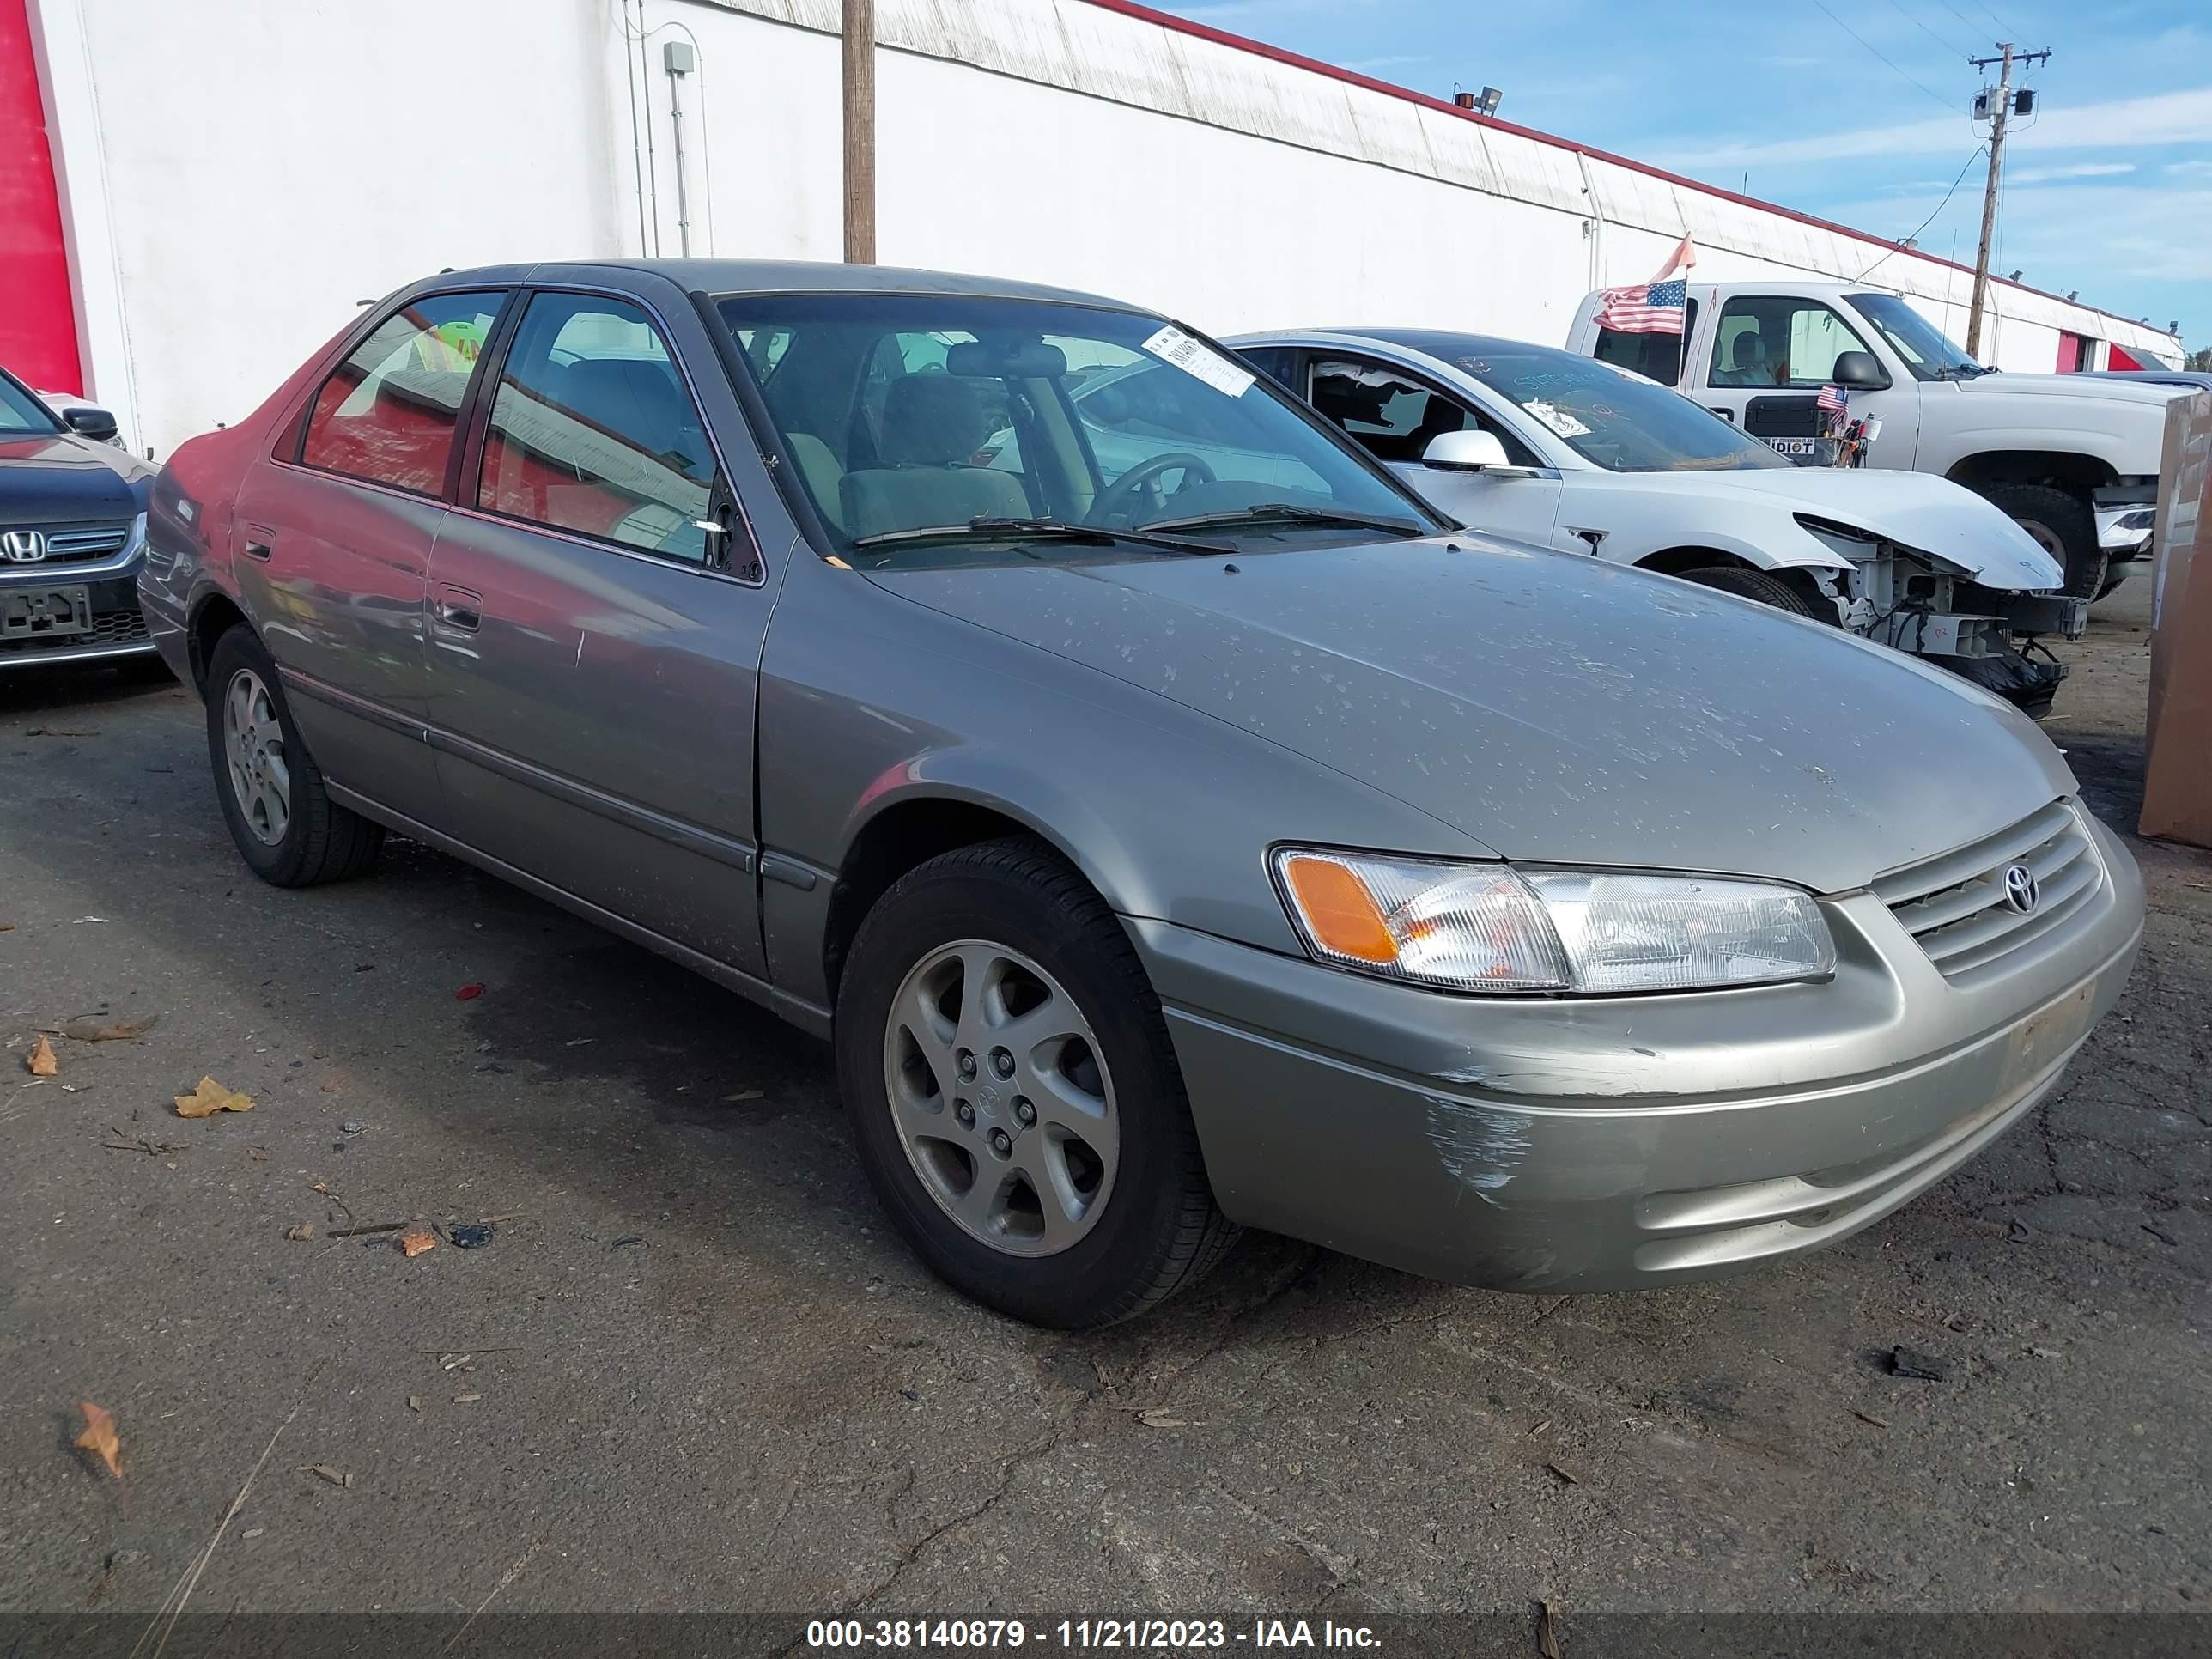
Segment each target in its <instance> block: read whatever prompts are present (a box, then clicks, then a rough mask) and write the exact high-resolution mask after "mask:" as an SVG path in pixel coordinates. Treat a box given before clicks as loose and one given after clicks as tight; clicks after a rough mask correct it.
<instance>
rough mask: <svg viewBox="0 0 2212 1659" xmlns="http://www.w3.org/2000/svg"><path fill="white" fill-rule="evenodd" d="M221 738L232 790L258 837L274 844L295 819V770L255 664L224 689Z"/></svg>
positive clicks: (238, 673) (280, 726) (254, 835)
mask: <svg viewBox="0 0 2212 1659" xmlns="http://www.w3.org/2000/svg"><path fill="white" fill-rule="evenodd" d="M222 738H223V749H224V752H225V754H226V757H228V760H229V762H230V792H231V794H232V795H233V796H234V798H235V799H236V800H237V802H238V810H239V811H240V813H241V814H242V815H243V816H244V817H245V819H246V828H247V829H250V830H252V833H253V838H254V839H255V840H256V841H258V842H261V843H262V844H263V845H264V846H268V847H274V846H276V844H277V843H278V842H282V841H283V839H284V831H285V830H286V829H288V828H289V827H290V824H291V822H292V773H291V769H290V767H289V764H288V763H287V761H286V759H285V754H284V727H283V722H282V721H281V720H278V719H277V718H276V704H275V702H273V701H272V700H271V699H270V695H269V688H268V687H267V686H266V685H264V684H262V680H261V676H260V675H258V674H257V673H255V672H254V671H252V669H250V668H241V669H240V670H239V671H237V672H236V673H235V674H233V675H232V676H231V677H230V684H229V686H228V688H227V689H226V690H225V691H224V693H223V709H222Z"/></svg>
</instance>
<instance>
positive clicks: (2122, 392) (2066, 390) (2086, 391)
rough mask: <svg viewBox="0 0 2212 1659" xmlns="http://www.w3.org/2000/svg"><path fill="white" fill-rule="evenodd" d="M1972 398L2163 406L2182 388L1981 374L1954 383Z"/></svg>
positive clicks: (2078, 377) (2084, 378) (2063, 376)
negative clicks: (2006, 396) (2091, 399)
mask: <svg viewBox="0 0 2212 1659" xmlns="http://www.w3.org/2000/svg"><path fill="white" fill-rule="evenodd" d="M1953 384H1954V385H1955V386H1957V387H1958V388H1959V390H1960V391H1961V392H1965V393H1966V395H1967V396H1969V397H1973V398H1988V397H2001V396H2005V395H2012V396H2016V397H2027V398H2093V399H2095V400H2097V401H2098V402H2100V403H2108V404H2148V405H2149V406H2150V407H2152V408H2154V409H2162V408H2164V407H2165V405H2166V399H2167V398H2172V397H2173V396H2175V395H2176V394H2177V393H2179V392H2180V391H2181V390H2182V388H2180V387H2179V386H2137V385H2136V384H2134V383H2133V382H2131V381H2128V380H2104V379H2102V378H2100V377H2097V376H2093V375H2087V374H1977V375H1976V376H1974V378H1973V379H1972V380H1957V381H1954V382H1953Z"/></svg>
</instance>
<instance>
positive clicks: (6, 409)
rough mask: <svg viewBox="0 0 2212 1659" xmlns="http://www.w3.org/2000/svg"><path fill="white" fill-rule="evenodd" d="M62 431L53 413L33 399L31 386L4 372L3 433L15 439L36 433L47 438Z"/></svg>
mask: <svg viewBox="0 0 2212 1659" xmlns="http://www.w3.org/2000/svg"><path fill="white" fill-rule="evenodd" d="M61 429H62V423H61V422H59V421H58V420H56V419H55V418H54V413H53V411H52V410H50V409H48V408H47V407H46V404H43V403H41V402H40V401H39V399H38V398H34V397H33V396H32V395H31V390H30V388H29V387H28V386H25V385H23V384H22V382H21V381H20V380H17V379H16V378H15V376H14V375H12V374H7V373H5V372H4V371H0V432H4V433H6V434H8V435H9V436H11V437H12V436H16V435H29V434H33V433H36V434H38V435H40V436H41V437H43V436H45V435H47V434H49V433H54V432H59V431H60V430H61Z"/></svg>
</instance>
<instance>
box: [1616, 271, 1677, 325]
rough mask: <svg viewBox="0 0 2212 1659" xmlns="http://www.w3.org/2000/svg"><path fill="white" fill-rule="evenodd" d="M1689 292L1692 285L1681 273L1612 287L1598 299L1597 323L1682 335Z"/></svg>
mask: <svg viewBox="0 0 2212 1659" xmlns="http://www.w3.org/2000/svg"><path fill="white" fill-rule="evenodd" d="M1689 295H1690V284H1689V283H1688V281H1687V280H1686V278H1684V277H1680V276H1677V277H1675V278H1674V280H1673V281H1672V282H1666V283H1630V284H1629V285H1628V286H1627V287H1626V288H1609V289H1606V291H1605V295H1604V297H1603V298H1602V299H1601V300H1600V301H1598V307H1597V325H1598V326H1599V327H1600V328H1610V329H1613V330H1615V331H1618V332H1620V333H1622V334H1680V332H1681V331H1682V314H1683V310H1684V305H1685V302H1686V301H1687V300H1688V298H1689Z"/></svg>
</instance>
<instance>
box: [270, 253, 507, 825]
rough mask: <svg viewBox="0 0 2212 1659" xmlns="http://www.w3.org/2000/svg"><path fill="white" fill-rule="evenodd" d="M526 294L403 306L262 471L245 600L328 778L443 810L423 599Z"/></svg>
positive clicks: (322, 389)
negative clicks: (496, 357)
mask: <svg viewBox="0 0 2212 1659" xmlns="http://www.w3.org/2000/svg"><path fill="white" fill-rule="evenodd" d="M510 292H511V290H508V289H470V290H466V291H463V292H457V293H451V294H431V295H421V296H419V297H417V298H415V299H412V300H409V301H404V302H403V303H401V304H399V305H398V306H396V307H393V308H392V311H391V312H389V313H387V314H386V315H385V316H384V317H382V318H381V319H379V320H378V321H377V322H376V324H375V325H374V326H373V327H372V328H371V329H370V331H368V334H367V335H366V336H364V337H362V340H361V342H360V343H358V344H357V345H356V346H355V347H354V349H352V350H351V351H349V352H348V353H347V354H346V356H345V358H344V359H343V361H342V362H340V363H339V364H338V365H337V368H334V369H333V370H332V371H331V374H329V375H328V376H327V377H326V378H325V380H323V382H322V383H321V385H320V386H318V387H317V388H316V389H315V391H314V392H313V395H312V396H311V397H310V398H308V400H307V405H306V408H305V410H304V411H303V413H302V416H301V418H300V419H298V420H297V421H295V422H291V423H289V424H288V425H287V426H286V427H285V428H284V429H283V435H282V436H280V437H279V439H278V440H277V443H276V448H275V450H274V452H273V453H271V454H270V457H269V458H268V459H266V460H265V461H264V462H261V463H259V464H258V465H254V466H252V467H251V468H249V469H248V470H247V472H246V478H245V480H244V481H243V483H241V485H240V491H239V496H238V501H237V505H236V508H235V514H234V533H235V535H236V537H237V546H236V548H235V550H234V551H235V555H236V556H235V557H234V560H233V562H232V569H233V570H234V572H235V573H236V575H237V579H238V584H239V589H240V599H241V601H242V603H243V604H244V605H245V608H246V614H247V615H248V616H249V617H252V620H253V623H254V626H255V628H256V629H258V632H259V633H260V635H261V638H262V641H263V642H264V644H266V645H267V647H269V652H270V655H271V656H273V657H274V658H275V659H276V665H277V669H278V671H280V673H281V674H282V675H283V679H284V684H285V689H286V690H287V692H288V693H289V702H290V703H291V707H292V714H293V718H294V719H295V720H297V721H298V722H299V725H300V729H301V733H302V735H304V736H305V738H307V746H308V748H309V749H310V750H313V753H314V757H315V760H316V763H317V764H318V765H319V767H320V768H321V769H322V771H323V774H324V775H325V777H326V778H328V779H329V780H330V781H331V782H333V783H336V784H337V785H338V786H340V787H342V788H345V789H349V790H351V791H353V792H354V793H357V794H359V795H362V796H365V797H366V798H368V799H369V800H371V801H374V802H375V803H377V804H378V805H380V806H382V807H384V808H386V809H387V810H388V811H393V812H398V813H400V814H402V815H404V816H405V817H410V818H416V819H426V820H428V819H434V818H435V816H436V810H437V795H438V789H437V778H436V769H435V763H434V762H433V761H432V759H431V756H430V750H429V749H428V745H426V744H425V743H424V742H423V728H424V723H425V720H426V717H427V713H428V710H427V706H426V687H425V684H424V669H423V631H422V599H423V594H424V592H425V580H426V577H427V575H428V569H429V562H430V549H431V545H432V544H433V543H434V542H435V540H436V538H437V534H438V529H439V526H440V525H441V523H442V522H443V521H444V520H445V517H446V507H445V504H444V502H443V501H441V499H440V497H441V496H442V495H444V493H445V490H446V486H447V477H448V473H449V471H451V469H452V468H453V465H455V464H456V463H457V462H458V460H459V453H458V446H457V444H456V435H457V432H458V429H459V420H460V413H461V410H462V409H463V407H464V405H465V402H466V399H467V395H468V392H469V388H470V386H471V383H472V380H473V377H474V375H475V373H476V371H477V366H478V362H479V359H480V357H481V356H482V351H483V345H484V343H485V341H486V340H487V339H488V338H489V337H490V334H491V331H492V328H493V325H494V324H495V321H496V319H497V317H498V315H499V313H500V309H501V306H502V305H503V304H504V303H505V302H506V301H507V297H508V295H509V293H510Z"/></svg>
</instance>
